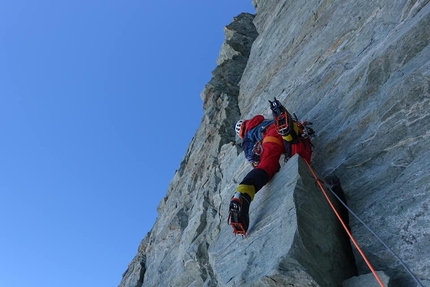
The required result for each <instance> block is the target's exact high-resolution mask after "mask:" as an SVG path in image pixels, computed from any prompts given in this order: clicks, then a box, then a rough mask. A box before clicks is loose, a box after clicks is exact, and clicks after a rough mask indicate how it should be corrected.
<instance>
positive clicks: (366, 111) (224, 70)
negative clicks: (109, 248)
mask: <svg viewBox="0 0 430 287" xmlns="http://www.w3.org/2000/svg"><path fill="white" fill-rule="evenodd" d="M253 4H254V6H255V7H256V15H255V18H254V16H252V15H249V14H241V15H239V16H238V17H236V18H235V19H234V21H233V22H232V24H230V25H229V26H227V27H226V28H225V34H226V41H225V43H224V44H223V46H222V48H221V51H220V55H219V58H218V61H217V64H218V66H217V67H216V69H215V70H214V71H213V78H212V80H211V81H210V82H209V83H208V84H207V85H206V86H205V87H204V89H203V91H202V93H201V97H202V100H203V107H204V116H203V118H202V122H201V125H200V127H199V129H198V130H197V132H196V134H195V136H194V138H193V139H192V140H191V143H190V145H189V148H188V150H187V151H186V154H185V156H184V159H183V161H182V163H181V165H180V168H179V169H178V171H177V172H176V173H175V176H174V178H173V179H172V182H171V183H170V186H169V187H168V191H167V194H166V197H165V198H164V199H163V200H162V201H161V202H160V204H159V206H158V213H159V217H158V218H157V220H156V223H155V224H154V227H153V229H152V230H151V232H149V233H148V235H147V236H146V237H145V238H144V240H143V241H142V243H141V244H140V246H139V249H138V254H137V255H136V257H135V258H134V259H133V260H132V262H131V263H130V265H129V267H128V269H127V271H126V272H125V273H124V275H123V280H122V281H121V284H120V286H124V287H125V286H127V287H129V286H250V285H251V284H255V285H254V286H283V285H282V284H284V285H285V284H287V281H285V280H287V279H286V278H290V277H294V276H296V277H294V278H299V280H297V281H296V283H295V284H297V285H296V286H338V285H336V284H335V283H332V282H329V281H326V280H324V279H322V278H324V276H321V275H318V274H321V273H319V272H323V271H324V270H327V269H324V268H330V267H329V266H325V265H324V268H323V269H321V270H319V271H315V270H314V271H312V270H313V269H312V268H310V267H307V268H308V270H307V271H306V272H304V273H302V272H301V271H300V270H302V271H303V266H309V265H306V264H305V263H306V261H307V260H308V259H309V258H310V257H309V254H308V255H306V252H305V251H304V252H299V253H297V254H298V255H297V254H296V256H295V257H294V256H293V257H291V256H290V255H291V253H292V252H290V251H288V249H285V250H284V249H283V250H284V251H283V252H281V253H277V252H278V251H279V248H277V244H276V243H278V245H279V244H282V248H284V247H285V245H291V244H292V243H291V242H293V241H294V240H293V241H292V239H288V238H289V237H288V235H287V234H291V232H287V231H286V232H287V233H283V235H280V236H279V239H278V241H276V240H275V241H271V240H273V239H270V238H271V237H267V236H266V234H267V233H271V232H274V230H276V231H279V230H278V229H276V228H275V227H276V225H273V224H271V222H270V221H268V218H270V217H269V216H270V212H269V210H270V209H267V208H268V206H270V204H271V203H272V202H273V199H270V198H271V197H273V196H274V195H276V192H277V191H279V190H280V188H279V186H283V185H289V186H290V187H291V188H292V189H288V191H285V192H287V193H288V192H291V194H294V188H293V186H294V185H295V184H297V181H295V184H294V181H293V183H289V180H291V176H292V175H289V172H290V170H291V168H287V166H284V167H283V168H282V170H281V171H280V172H279V173H278V174H277V175H276V177H275V178H274V181H273V182H271V183H270V184H269V185H268V186H266V187H265V188H263V189H262V190H261V192H259V193H258V194H257V196H256V200H255V202H253V204H252V206H251V212H250V216H251V226H250V232H249V235H248V237H247V238H246V239H242V238H238V237H237V238H234V237H233V235H232V234H231V228H230V227H229V226H227V225H226V219H227V205H228V201H229V197H230V196H231V194H232V192H233V190H234V188H235V186H236V185H237V183H238V182H240V180H241V179H242V178H243V176H244V175H245V174H246V173H247V172H248V171H249V169H250V167H249V165H248V164H247V163H246V162H245V159H244V157H243V154H242V153H241V149H240V147H239V146H238V145H236V144H235V138H234V134H233V133H232V132H231V126H232V125H233V124H234V123H235V122H236V121H237V120H238V119H239V118H246V117H250V116H252V115H254V114H257V113H259V114H264V115H266V116H270V113H269V109H268V104H267V103H268V102H267V100H269V99H273V97H277V98H278V99H280V100H281V101H282V102H283V103H284V104H285V105H286V107H287V108H288V109H289V110H290V111H291V112H295V113H296V114H297V115H298V116H299V117H300V118H305V119H308V120H311V121H313V122H314V128H315V130H316V131H317V138H316V139H315V140H314V141H313V142H314V145H315V150H314V157H313V161H312V166H313V167H314V168H315V169H316V170H317V171H318V172H319V173H320V175H321V176H325V175H326V174H329V173H335V174H336V175H337V176H339V177H340V178H341V180H342V184H343V187H344V190H345V192H346V197H347V200H348V203H349V206H350V207H351V208H352V210H353V211H354V212H355V213H356V214H357V215H358V216H359V217H360V218H361V219H362V220H363V221H364V222H366V223H367V224H368V225H369V226H370V227H371V228H372V229H373V230H374V231H376V232H377V233H378V234H379V235H380V236H381V238H382V239H383V240H384V241H385V242H386V243H387V244H388V245H389V246H390V247H391V248H392V249H393V250H394V251H395V252H396V253H397V254H398V255H399V256H400V257H401V258H402V259H403V260H404V261H405V263H406V264H407V265H408V266H409V268H410V269H411V270H412V271H413V272H414V274H415V275H416V276H417V277H418V278H419V280H420V281H421V282H422V283H423V284H425V285H426V286H427V285H428V284H429V281H428V280H430V267H429V266H430V239H429V238H430V236H429V235H430V234H429V233H430V230H429V229H430V228H429V227H428V224H427V223H428V222H429V210H428V206H429V202H430V175H429V167H430V164H429V160H428V158H430V157H429V156H430V151H429V148H428V146H429V135H430V130H429V127H430V121H429V111H430V105H429V102H430V101H429V99H430V45H429V43H430V29H429V28H428V27H430V3H429V1H428V0H425V1H418V0H416V1H412V0H410V1H408V0H392V1H387V0H385V1H382V0H372V1H369V0H362V1H352V0H346V1H340V0H339V1H335V0H325V1H324V0H310V1H306V2H303V1H286V0H279V1H277V0H276V1H275V0H253ZM254 25H255V27H254ZM251 45H252V48H251ZM296 176H298V178H301V176H300V171H299V169H297V173H296ZM305 177H306V176H305ZM299 194H300V193H299ZM281 197H282V196H281ZM275 198H276V197H275ZM286 202H290V203H291V201H286ZM327 208H328V207H327ZM318 209H323V207H322V206H318V207H317V210H318ZM294 210H295V211H294V213H293V214H292V213H291V212H292V211H291V210H290V211H289V212H288V213H286V214H285V215H284V217H282V216H281V219H279V220H284V221H283V222H284V223H282V226H283V228H284V226H285V229H282V230H288V228H287V227H291V226H294V220H293V217H294V216H298V217H299V218H300V215H297V214H300V210H306V209H300V208H299V206H298V205H294ZM326 211H327V210H322V211H321V212H326ZM350 218H351V229H352V233H353V235H354V237H355V238H356V240H357V242H358V243H359V244H360V246H362V248H363V250H364V252H365V254H366V255H367V256H368V258H369V260H370V261H371V263H372V265H373V266H374V267H375V269H377V270H381V271H384V273H385V274H387V275H388V276H390V277H391V278H392V282H391V283H390V286H391V287H392V286H394V287H396V286H399V287H400V286H402V287H403V286H416V282H414V280H413V279H412V278H411V276H409V275H408V274H407V272H406V271H405V269H404V268H403V267H402V266H401V265H400V263H399V262H398V260H397V259H396V258H394V257H393V256H392V254H390V253H389V252H388V251H387V250H386V249H385V247H383V246H382V244H380V243H379V242H378V241H377V240H376V239H375V238H374V237H373V236H372V235H371V234H370V233H369V232H368V231H367V230H366V229H365V228H364V227H363V225H361V224H360V223H359V222H358V221H357V220H356V219H354V217H350ZM295 222H296V223H297V226H298V227H297V230H300V228H301V227H300V226H301V224H307V223H303V222H301V221H300V220H297V221H295ZM314 224H315V223H314ZM321 224H323V223H320V225H321ZM318 228H319V226H315V228H314V229H313V230H314V231H315V233H312V232H311V233H310V235H309V236H310V237H312V236H320V234H321V233H322V231H319V229H318ZM292 230H295V229H294V228H293V229H292ZM310 230H312V229H310ZM269 231H270V232H269ZM294 232H295V231H294ZM294 232H293V233H292V234H294ZM284 236H286V237H285V238H284ZM309 236H308V237H309ZM285 240H286V242H287V243H286V242H284V241H285ZM291 246H292V245H291ZM303 250H307V249H303ZM303 250H302V251H303ZM330 252H334V250H333V249H330V250H329V251H328V254H330ZM323 254H324V252H323ZM266 256H267V258H268V259H267V260H266V261H264V262H265V263H264V264H263V263H260V262H261V260H262V259H261V258H266ZM279 256H280V257H279ZM300 256H302V257H300ZM230 257H231V258H232V260H227V258H230ZM235 258H238V259H237V260H234V259H235ZM280 258H283V259H280ZM288 258H289V259H288ZM291 258H293V259H291ZM297 258H301V259H297ZM355 258H356V263H357V266H358V270H359V272H360V273H363V274H364V273H368V272H369V271H368V269H367V267H366V266H365V264H364V262H363V260H362V259H361V258H360V256H359V255H358V254H355ZM270 259H271V260H270ZM320 260H322V259H320ZM256 262H259V263H258V264H257V263H256ZM294 262H295V263H294ZM297 262H298V263H297ZM296 263H297V264H296ZM261 264H263V266H262V267H261ZM295 264H296V265H295ZM327 264H329V263H327ZM311 265H312V264H311ZM292 266H296V267H297V268H296V269H294V268H293V267H292ZM339 266H342V265H338V268H339ZM309 268H310V269H309ZM288 270H289V271H291V272H290V273H288V272H289V271H288ZM292 270H295V272H296V273H294V272H292ZM309 270H311V271H309ZM284 271H285V272H284ZM342 271H343V273H342V274H341V275H338V276H337V277H336V278H338V279H337V282H338V281H339V280H340V278H342V276H347V275H348V274H349V272H348V268H345V270H342ZM263 274H265V275H263ZM286 274H287V275H286ZM294 274H295V275H294ZM349 275H350V274H349ZM349 275H348V276H349ZM229 276H230V277H229ZM300 278H301V279H300ZM277 284H278V285H277ZM300 284H301V285H300ZM339 284H340V283H339Z"/></svg>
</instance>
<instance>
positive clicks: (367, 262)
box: [304, 161, 424, 287]
mask: <svg viewBox="0 0 430 287" xmlns="http://www.w3.org/2000/svg"><path fill="white" fill-rule="evenodd" d="M304 162H305V163H306V165H307V166H308V168H309V170H310V172H311V173H312V176H313V177H314V178H315V183H316V184H317V186H318V187H319V188H320V189H321V192H322V193H323V195H324V197H325V199H326V200H327V202H328V204H329V205H330V207H331V209H332V210H333V212H334V214H335V215H336V217H337V218H338V219H339V221H340V223H341V225H342V227H343V228H344V229H345V231H346V233H347V234H348V236H349V238H350V239H351V242H352V243H353V244H354V246H355V247H356V248H357V251H358V252H359V253H360V255H361V257H362V258H363V260H364V262H365V263H366V265H367V266H368V267H369V269H370V271H371V272H372V274H373V276H375V279H376V281H377V282H378V284H379V285H380V286H381V287H384V284H383V283H382V281H381V279H380V278H379V276H378V274H377V273H376V272H375V270H374V268H373V267H372V265H371V264H370V262H369V260H368V259H367V258H366V256H365V255H364V253H363V251H362V250H361V248H360V247H359V246H358V244H357V242H356V241H355V239H354V237H353V236H352V234H351V232H350V231H349V229H348V227H347V226H346V224H345V222H344V221H343V220H342V218H341V216H340V215H339V213H338V212H337V210H336V208H335V207H334V205H333V203H332V202H331V200H330V198H329V197H328V195H327V193H326V191H325V190H324V187H323V186H322V181H321V180H320V179H319V178H318V177H317V175H316V174H315V171H314V170H313V169H312V167H311V165H310V164H309V163H308V162H307V161H304ZM328 189H329V190H330V192H331V193H332V194H333V195H334V196H335V197H336V198H337V199H338V200H339V201H340V203H341V204H342V205H343V206H344V207H345V208H346V209H347V210H348V211H349V212H350V213H351V214H352V215H353V216H354V217H355V218H356V219H357V220H358V221H359V222H360V223H362V224H363V225H364V226H365V227H366V228H367V229H368V230H369V231H370V232H371V233H372V234H373V235H374V236H375V237H376V238H377V239H378V240H379V241H380V242H381V243H382V244H383V245H384V246H385V247H386V248H387V249H388V250H389V251H390V252H391V254H393V255H394V257H396V258H397V259H398V260H399V261H400V263H401V264H402V266H403V267H404V268H405V269H406V271H407V272H408V273H409V275H411V277H412V278H413V279H414V281H415V282H416V283H417V284H418V285H419V286H421V287H424V285H423V284H422V283H421V282H420V281H419V280H418V278H416V276H415V275H414V274H413V273H412V271H411V270H410V269H409V268H408V267H407V266H406V264H405V263H404V262H403V261H402V260H401V259H400V257H399V256H397V254H396V253H394V251H393V250H392V249H391V248H390V247H388V245H387V244H385V243H384V242H383V241H382V239H381V238H380V237H379V236H378V235H377V234H376V233H375V232H374V231H373V230H372V229H370V227H369V226H368V225H367V224H365V223H364V222H363V221H362V220H361V219H360V218H359V217H358V216H357V215H356V214H355V213H354V212H352V210H351V209H350V208H349V207H348V206H347V205H346V204H345V203H344V202H343V201H342V200H341V199H340V198H339V196H338V195H337V194H336V193H335V192H334V191H333V190H332V189H331V188H328Z"/></svg>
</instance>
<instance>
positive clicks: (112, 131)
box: [0, 0, 255, 287]
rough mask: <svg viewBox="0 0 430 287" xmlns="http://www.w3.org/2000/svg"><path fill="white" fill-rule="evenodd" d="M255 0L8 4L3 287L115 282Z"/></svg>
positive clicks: (1, 86) (2, 48)
mask: <svg viewBox="0 0 430 287" xmlns="http://www.w3.org/2000/svg"><path fill="white" fill-rule="evenodd" d="M251 3H252V1H251V0H233V1H232V0H222V1H219V0H216V1H215V0H204V1H203V0H184V1H174V0H170V1H167V0H121V1H119V0H116V1H114V0H103V1H101V0H100V1H96V0H73V1H58V0H38V1H30V0H24V1H23V0H13V1H12V0H11V1H9V0H0V286H2V287H3V286H4V287H27V286H31V287H39V286H43V287H58V286H61V287H68V286H73V287H76V286H79V287H83V286H91V287H95V286H100V287H101V286H103V287H106V286H117V285H118V284H119V282H120V280H121V275H122V273H123V272H124V271H125V270H126V268H127V265H128V263H129V262H130V261H131V259H132V258H133V257H134V255H135V254H136V252H137V247H138V244H139V242H140V240H141V239H143V237H144V236H145V235H146V233H147V232H149V230H150V229H151V227H152V226H153V224H154V222H155V218H156V217H157V213H156V207H157V205H158V203H159V202H160V200H161V198H163V197H164V196H165V194H166V192H167V187H168V184H169V182H170V180H171V179H172V177H173V174H174V172H175V170H176V169H177V168H178V167H179V164H180V161H181V160H182V157H183V156H184V154H185V151H186V148H187V146H188V144H189V142H190V141H191V139H192V137H193V135H194V133H195V131H196V130H197V128H198V125H199V124H200V120H201V116H202V101H201V99H200V96H199V95H200V92H201V90H202V89H203V87H204V85H205V84H206V83H207V82H208V81H209V80H210V77H211V71H212V70H213V69H214V68H215V66H216V63H215V60H216V58H217V56H218V52H219V49H220V46H221V43H222V41H223V40H224V31H223V27H224V26H226V25H228V24H229V23H230V22H231V21H232V19H233V17H234V16H236V15H238V14H239V13H240V12H251V13H254V12H255V11H254V8H253V7H252V5H251Z"/></svg>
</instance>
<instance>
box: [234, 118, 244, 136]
mask: <svg viewBox="0 0 430 287" xmlns="http://www.w3.org/2000/svg"><path fill="white" fill-rule="evenodd" d="M242 123H243V120H238V121H237V123H236V126H235V128H234V129H235V130H236V133H237V135H238V136H239V137H240V138H242V137H241V135H240V128H241V127H242Z"/></svg>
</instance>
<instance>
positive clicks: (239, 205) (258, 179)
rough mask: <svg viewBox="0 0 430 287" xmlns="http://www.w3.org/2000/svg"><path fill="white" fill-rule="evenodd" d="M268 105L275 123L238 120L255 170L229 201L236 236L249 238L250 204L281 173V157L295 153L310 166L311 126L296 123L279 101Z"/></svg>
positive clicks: (248, 155)
mask: <svg viewBox="0 0 430 287" xmlns="http://www.w3.org/2000/svg"><path fill="white" fill-rule="evenodd" d="M269 102H270V108H271V109H272V114H273V118H274V119H273V120H268V119H265V118H264V117H263V116H262V115H256V116H254V117H253V118H251V119H249V120H239V121H238V122H237V123H236V125H235V127H234V128H235V130H236V133H237V135H238V136H239V137H240V138H241V139H242V148H243V150H244V153H245V157H246V159H247V160H248V161H249V162H250V163H251V165H252V167H253V169H252V170H251V171H250V172H249V173H248V174H247V175H246V176H245V177H244V179H243V180H242V182H241V183H240V184H239V185H238V186H237V188H236V192H235V193H234V195H233V197H232V199H231V201H230V206H229V216H228V222H229V224H231V225H232V227H233V232H234V234H235V235H236V234H241V235H242V236H245V235H246V232H247V230H248V226H249V215H248V213H249V206H250V203H251V202H252V200H253V199H254V195H255V194H256V193H257V192H258V191H259V190H260V189H261V188H262V187H263V186H264V185H266V183H268V182H269V181H270V180H271V178H272V177H273V175H274V174H275V173H277V172H278V171H279V169H280V164H279V159H280V157H281V155H282V154H285V158H286V160H287V159H288V158H290V157H291V156H293V155H295V154H296V153H297V154H299V155H300V156H301V157H302V158H303V159H304V160H305V161H307V162H310V160H311V154H312V150H311V142H310V139H309V138H310V137H311V136H313V135H314V131H313V130H312V129H311V128H309V127H307V126H308V125H310V124H311V123H309V122H305V121H303V122H299V121H297V120H294V119H293V118H292V117H291V115H290V114H289V113H288V111H287V110H286V109H285V107H284V106H282V104H281V103H280V102H279V101H278V100H277V99H276V98H275V100H274V101H273V102H272V101H269Z"/></svg>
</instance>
